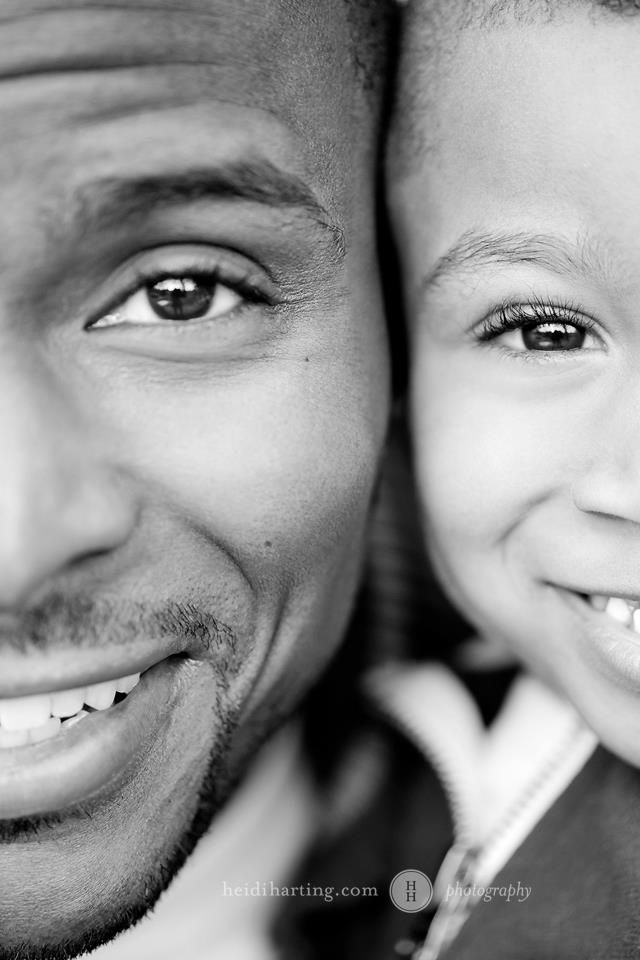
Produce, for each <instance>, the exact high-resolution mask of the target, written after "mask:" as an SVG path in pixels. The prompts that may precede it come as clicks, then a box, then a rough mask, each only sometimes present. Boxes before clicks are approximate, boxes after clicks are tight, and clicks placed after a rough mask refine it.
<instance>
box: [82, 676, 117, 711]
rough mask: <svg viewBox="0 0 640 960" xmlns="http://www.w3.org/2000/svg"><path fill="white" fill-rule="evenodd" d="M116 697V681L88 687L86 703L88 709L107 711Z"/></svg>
mask: <svg viewBox="0 0 640 960" xmlns="http://www.w3.org/2000/svg"><path fill="white" fill-rule="evenodd" d="M115 695H116V685H115V682H114V681H105V682H104V683H94V684H93V685H92V686H90V687H87V690H86V693H85V695H84V702H85V703H86V705H87V706H88V707H93V709H94V710H106V709H107V708H108V707H110V706H111V704H112V703H113V700H114V697H115Z"/></svg>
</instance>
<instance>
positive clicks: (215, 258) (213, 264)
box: [84, 244, 283, 330]
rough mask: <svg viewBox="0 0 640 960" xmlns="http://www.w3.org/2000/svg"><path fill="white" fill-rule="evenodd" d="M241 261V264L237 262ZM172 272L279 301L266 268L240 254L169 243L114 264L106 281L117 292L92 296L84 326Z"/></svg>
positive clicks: (277, 289) (248, 295)
mask: <svg viewBox="0 0 640 960" xmlns="http://www.w3.org/2000/svg"><path fill="white" fill-rule="evenodd" d="M161 260H162V261H163V262H160V261H161ZM141 261H142V262H141ZM241 263H242V264H244V266H240V264H241ZM172 276H176V277H178V276H199V277H209V278H213V279H214V280H215V282H216V283H217V284H220V285H222V286H226V287H228V288H229V289H231V290H233V291H235V292H237V293H239V294H240V295H241V296H244V297H246V298H247V299H248V300H251V301H253V302H259V301H260V300H262V301H264V302H265V303H267V304H269V305H272V306H276V305H278V304H280V303H282V301H283V296H282V292H281V290H280V287H279V286H278V284H277V283H276V282H275V281H274V280H273V278H272V277H271V276H270V274H269V272H268V271H267V270H265V269H264V268H263V267H261V266H258V265H257V264H256V263H255V262H253V261H251V260H249V259H248V258H247V257H246V256H245V255H244V254H241V253H238V252H237V251H233V250H228V249H225V248H216V247H213V246H205V245H204V244H202V245H198V244H170V245H167V246H166V247H154V248H152V249H151V250H146V251H142V252H141V253H138V254H136V256H135V257H133V258H129V259H128V261H127V262H126V263H125V264H123V265H122V266H121V267H120V268H118V270H117V271H116V273H115V276H112V277H111V278H110V279H109V281H108V283H109V284H110V285H112V286H113V287H118V290H117V292H114V293H112V294H111V295H108V294H102V295H100V296H99V297H98V298H96V301H95V303H94V304H93V305H92V306H91V307H90V309H89V311H88V314H89V318H88V319H87V320H86V322H85V324H84V327H85V329H87V330H88V329H90V328H91V327H92V326H94V325H95V324H96V323H97V322H98V321H99V320H100V319H101V318H102V317H104V316H105V315H106V314H109V313H116V312H117V311H118V310H119V308H120V307H121V306H122V304H124V303H125V302H126V301H127V300H128V299H130V298H131V297H132V296H133V295H134V294H136V293H137V292H138V291H140V290H141V289H143V288H144V287H146V286H149V285H151V284H153V283H154V282H157V281H158V280H161V279H164V278H167V277H172Z"/></svg>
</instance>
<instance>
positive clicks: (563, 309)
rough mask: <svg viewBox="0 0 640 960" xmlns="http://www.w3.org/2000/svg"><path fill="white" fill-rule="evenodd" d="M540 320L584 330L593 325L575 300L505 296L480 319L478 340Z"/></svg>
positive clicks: (540, 322)
mask: <svg viewBox="0 0 640 960" xmlns="http://www.w3.org/2000/svg"><path fill="white" fill-rule="evenodd" d="M543 323H566V324H570V325H571V326H573V327H576V328H578V329H581V330H586V331H591V330H593V329H594V328H595V322H594V321H593V320H592V319H591V317H589V316H588V315H587V314H585V313H584V312H583V311H582V309H581V308H580V307H579V306H578V305H577V304H575V303H572V302H570V301H560V302H555V303H554V302H551V301H547V300H542V299H537V298H534V299H532V300H529V301H528V302H526V303H522V302H517V301H513V300H505V301H504V302H503V303H502V304H501V306H500V307H498V309H494V310H493V311H492V312H491V313H490V314H489V315H488V316H487V317H485V318H484V320H482V321H481V322H480V324H479V325H478V328H477V330H478V332H477V334H476V335H477V338H478V340H479V341H481V342H487V341H490V340H493V339H495V338H496V337H498V336H500V335H501V334H503V333H507V332H508V331H510V330H520V329H522V328H523V327H527V326H537V325H539V324H543Z"/></svg>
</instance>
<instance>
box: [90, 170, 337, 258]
mask: <svg viewBox="0 0 640 960" xmlns="http://www.w3.org/2000/svg"><path fill="white" fill-rule="evenodd" d="M75 199H76V200H77V201H78V205H79V208H80V209H79V217H80V218H81V219H83V220H85V221H87V222H89V223H90V224H91V225H92V226H98V225H99V226H100V227H103V228H104V227H106V226H113V225H120V224H123V223H125V224H126V223H127V222H132V221H133V222H135V221H136V220H139V218H140V217H142V216H144V215H145V214H148V213H149V211H150V210H151V209H153V208H157V207H162V206H176V205H178V204H187V203H196V202H198V201H200V200H226V199H230V200H244V201H245V202H249V203H258V204H261V205H263V206H266V207H271V208H275V209H281V210H286V209H289V210H297V211H301V212H303V213H304V214H305V215H306V216H307V217H308V218H310V219H311V220H313V221H314V222H315V223H317V224H318V225H319V226H321V227H323V228H325V229H327V230H328V231H329V232H330V234H332V235H333V243H334V246H335V248H336V254H337V255H338V256H339V257H342V256H343V255H344V250H345V243H344V233H343V231H342V229H341V227H340V226H339V225H338V224H337V223H336V222H335V220H334V219H333V217H332V216H331V215H330V214H329V212H328V211H327V209H326V208H325V207H324V206H323V205H322V203H321V202H320V201H319V199H318V197H317V196H316V195H315V193H314V192H313V190H312V189H311V187H309V186H308V185H307V184H306V183H305V182H304V180H302V179H301V178H300V177H298V176H297V175H295V174H293V173H289V172H285V171H284V170H281V169H280V168H279V167H277V166H276V165H275V164H273V163H271V162H270V161H268V160H262V159H259V160H246V161H239V162H234V163H228V164H224V165H220V166H216V167H204V166H197V167H193V168H189V169H187V170H180V171H177V172H175V173H173V172H170V173H163V174H157V175H156V174H152V175H144V176H133V177H123V178H120V177H106V178H103V179H100V180H97V181H92V182H91V184H88V185H86V186H85V187H84V188H83V189H82V190H81V191H79V192H78V194H77V196H76V198H75Z"/></svg>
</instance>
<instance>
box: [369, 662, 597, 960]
mask: <svg viewBox="0 0 640 960" xmlns="http://www.w3.org/2000/svg"><path fill="white" fill-rule="evenodd" d="M406 666H407V665H406V664H405V665H404V667H405V668H406ZM420 669H428V670H429V672H430V673H432V674H434V675H435V676H437V673H441V672H442V671H446V672H447V674H449V678H448V681H447V682H448V683H449V684H450V683H451V678H452V676H453V675H452V674H451V672H450V671H448V670H447V669H446V668H444V667H442V666H441V665H439V664H438V665H431V664H429V665H427V664H424V663H423V664H416V665H415V672H416V673H417V671H418V670H420ZM436 671H437V672H436ZM394 673H395V671H394V670H393V669H388V668H382V669H380V670H378V671H376V674H375V675H370V677H368V678H367V684H366V685H367V688H368V691H369V695H370V696H371V697H373V700H374V702H375V705H376V707H377V709H378V710H379V711H380V712H381V713H382V714H384V715H385V716H386V717H387V718H388V719H389V720H390V721H391V722H392V724H393V725H394V726H395V727H396V728H397V729H399V730H400V731H401V732H403V733H404V734H405V736H407V737H408V739H409V740H411V742H412V743H413V744H414V745H415V746H416V747H417V749H418V750H419V751H420V752H421V753H422V754H423V756H424V757H425V758H426V759H427V761H428V762H429V763H430V764H431V766H432V767H433V769H434V771H435V772H436V775H437V776H438V778H439V780H440V782H441V784H442V787H443V790H444V792H445V795H446V798H447V801H448V803H449V806H450V809H451V814H452V819H453V828H454V829H453V835H454V842H453V845H452V847H451V848H450V849H449V852H448V853H447V855H446V856H445V858H444V860H443V862H442V864H441V866H440V869H439V871H438V874H437V876H436V879H435V882H434V899H435V901H436V903H437V904H438V906H437V908H436V911H435V913H434V916H433V919H432V921H431V924H430V927H429V931H428V933H427V936H426V939H425V940H424V941H423V943H422V944H421V945H419V946H418V947H417V948H416V950H415V952H414V953H413V955H412V960H439V958H440V957H441V956H442V954H443V952H444V951H445V950H446V949H447V948H448V947H449V946H450V944H451V943H452V942H453V941H454V940H455V938H456V937H457V935H458V933H459V932H460V930H461V929H462V927H463V925H464V923H465V922H466V920H467V918H468V917H469V914H470V913H471V911H472V910H473V908H474V907H475V905H476V904H477V903H478V902H479V901H480V899H481V897H480V896H479V895H478V893H477V892H474V891H475V890H476V888H482V887H484V886H486V885H487V884H489V883H491V881H492V880H493V878H494V877H495V876H496V874H497V873H498V872H499V870H500V869H501V868H502V867H503V866H504V864H505V863H506V862H508V860H509V859H510V858H511V856H512V855H513V854H514V853H515V851H516V850H517V849H518V847H519V846H520V845H521V844H522V842H523V841H524V839H525V838H526V837H527V836H528V835H529V833H530V832H531V830H532V829H533V827H534V826H535V825H536V823H537V822H538V821H539V820H540V819H541V817H542V816H543V815H544V813H545V812H546V811H547V810H548V809H549V807H550V806H551V804H552V803H553V801H554V800H555V799H557V797H558V796H560V794H561V793H562V792H563V790H564V789H565V788H566V786H568V784H569V783H570V782H571V780H572V779H573V778H574V777H575V776H576V775H577V773H578V772H579V770H580V769H581V768H582V766H584V763H586V761H587V759H588V758H589V756H590V755H591V753H592V752H593V750H594V749H595V746H596V745H597V741H596V738H595V735H594V734H593V733H592V732H591V731H590V730H588V729H587V728H586V727H585V725H584V723H583V722H582V721H581V720H580V719H579V718H578V717H577V715H575V717H574V718H572V721H573V722H572V723H571V724H570V725H569V729H568V730H566V729H565V730H564V731H563V736H562V737H561V738H560V740H559V743H558V745H557V747H556V748H555V749H554V750H553V752H552V753H551V755H550V757H549V758H548V759H547V761H546V762H545V763H544V765H543V766H542V768H540V769H538V771H537V772H536V774H534V776H533V777H532V778H531V779H530V780H529V781H528V782H527V785H526V787H525V788H524V789H523V790H522V791H521V792H520V794H519V795H518V797H517V798H516V800H515V801H514V802H513V803H512V804H511V806H510V807H508V809H507V812H506V814H505V815H504V816H503V818H502V819H501V821H500V823H499V824H497V825H496V826H495V827H494V828H493V829H492V830H491V831H490V833H489V835H488V837H487V838H486V839H485V840H484V842H483V843H482V845H481V846H479V847H478V846H476V845H474V843H473V840H474V830H473V816H472V810H471V806H470V804H469V802H465V797H464V790H463V789H462V788H461V785H460V784H459V783H458V782H457V777H456V773H455V771H454V769H453V765H452V764H451V763H450V761H449V759H448V757H447V746H446V744H445V743H444V742H442V740H441V738H440V736H439V731H436V730H435V729H433V728H432V729H430V730H428V731H427V730H425V729H421V728H420V726H419V724H418V723H417V722H416V718H415V716H411V713H412V711H411V709H410V707H411V702H410V701H411V698H410V697H407V696H406V693H407V686H406V683H405V679H404V678H403V677H400V678H398V675H397V674H396V675H395V676H394ZM414 676H415V675H414ZM405 677H406V674H405ZM399 680H400V681H402V683H400V682H399ZM455 682H456V683H459V681H458V680H457V678H455ZM403 685H404V689H402V687H403ZM408 702H409V709H407V703H408ZM565 768H566V769H565ZM450 888H453V895H450V896H449V895H446V894H447V892H448V890H449V889H450ZM445 895H446V896H445Z"/></svg>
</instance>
